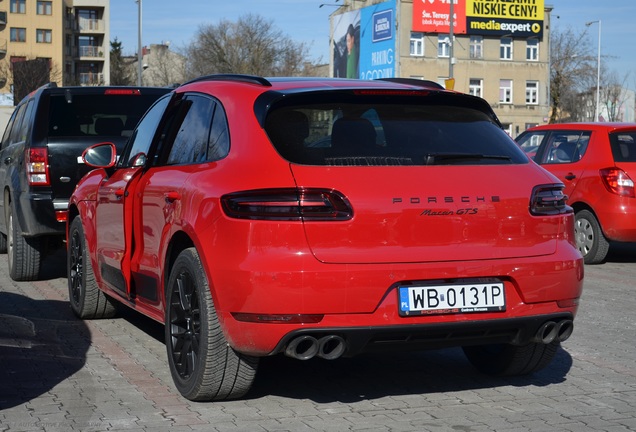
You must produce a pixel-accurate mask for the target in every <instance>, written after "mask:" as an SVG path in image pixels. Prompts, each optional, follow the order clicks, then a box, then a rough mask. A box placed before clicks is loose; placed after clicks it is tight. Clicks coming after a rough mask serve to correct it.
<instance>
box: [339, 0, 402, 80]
mask: <svg viewBox="0 0 636 432" xmlns="http://www.w3.org/2000/svg"><path fill="white" fill-rule="evenodd" d="M395 20H396V14H395V0H390V1H386V2H384V3H378V4H375V5H372V6H367V7H365V8H362V9H357V10H354V11H351V12H346V13H343V14H339V15H334V16H332V29H333V35H332V38H331V39H332V41H333V76H334V77H340V78H360V79H377V78H392V77H394V76H395V68H396V53H395V38H396V35H395Z"/></svg>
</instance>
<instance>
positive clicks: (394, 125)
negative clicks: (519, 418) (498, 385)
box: [67, 75, 583, 400]
mask: <svg viewBox="0 0 636 432" xmlns="http://www.w3.org/2000/svg"><path fill="white" fill-rule="evenodd" d="M84 161H85V162H86V163H87V164H89V165H90V166H93V167H95V168H96V169H94V170H93V171H92V172H90V173H89V174H88V175H86V176H85V177H84V178H83V180H82V181H81V182H80V184H79V185H78V187H77V189H76V191H75V193H74V194H73V196H72V199H71V203H70V206H69V223H68V233H67V237H68V275H69V295H70V301H71V305H72V308H73V311H74V312H75V313H76V314H77V315H78V316H80V317H82V318H100V317H110V316H112V315H113V314H114V313H115V304H116V303H123V304H125V305H127V306H129V307H131V308H133V309H135V310H137V311H139V312H141V313H143V314H145V315H147V316H149V317H151V318H153V319H155V320H157V321H159V322H161V323H164V324H165V328H166V348H167V355H168V362H169V366H170V369H171V372H172V376H173V378H174V382H175V385H176V387H177V388H178V390H179V391H180V392H181V394H183V396H185V397H186V398H188V399H192V400H222V399H229V398H238V397H241V396H243V395H245V394H246V393H247V391H248V390H249V388H250V386H251V384H252V381H253V379H254V376H255V374H256V369H257V365H258V359H259V357H263V356H270V355H275V354H281V353H284V354H286V355H288V356H291V357H294V358H297V359H301V360H305V359H310V358H312V357H314V356H317V357H321V358H325V359H336V358H338V357H340V356H353V355H356V354H359V353H363V352H373V351H393V350H397V349H401V348H416V349H429V348H441V347H449V346H460V347H463V350H464V352H465V353H466V355H467V358H468V359H469V360H470V362H471V363H472V364H473V365H474V366H475V367H476V368H477V369H479V370H481V371H483V372H486V373H491V374H523V373H530V372H534V371H537V370H539V369H541V368H543V367H545V366H547V365H548V364H549V363H550V361H551V360H552V358H553V356H554V354H555V352H556V350H557V349H558V347H559V345H560V343H561V342H562V341H564V340H566V339H567V338H568V337H569V336H570V334H571V333H572V330H573V320H574V317H575V314H576V311H577V307H578V301H579V297H580V296H581V290H582V286H583V260H582V257H581V255H580V253H579V251H578V250H577V248H576V246H575V242H574V238H573V232H574V231H573V222H574V219H573V213H572V209H571V208H570V207H568V206H567V205H566V199H567V197H566V196H565V195H564V194H563V184H561V183H560V182H559V181H558V180H557V179H556V178H555V177H554V176H553V175H551V174H549V173H548V172H547V171H545V170H544V169H542V168H540V167H539V166H537V165H536V164H534V163H531V162H530V161H529V159H528V157H527V156H526V155H525V154H524V153H523V151H521V150H520V149H519V148H518V146H517V145H516V144H515V143H514V142H513V140H512V139H511V138H510V137H508V136H507V135H506V134H505V133H504V132H503V130H502V129H501V125H500V123H499V121H498V119H497V118H496V116H495V114H494V113H493V111H492V110H491V108H490V106H489V105H488V103H487V102H485V101H484V100H482V99H480V98H476V97H473V96H469V95H465V94H460V93H455V92H450V91H446V90H444V89H442V88H440V87H439V86H438V85H436V84H434V83H431V82H426V81H417V80H404V79H398V80H377V81H357V80H344V79H325V78H311V79H308V78H303V79H300V78H295V79H294V78H268V79H266V78H262V77H253V76H245V75H212V76H207V77H202V78H199V79H197V80H194V81H192V82H189V83H187V84H184V85H182V86H181V87H179V88H177V89H176V90H174V91H173V92H172V93H170V94H168V95H166V96H164V97H163V98H161V99H159V100H158V101H157V102H156V103H155V105H153V106H152V107H151V108H150V109H149V110H148V112H147V113H146V114H145V116H144V117H143V118H142V120H141V121H140V123H139V124H138V125H137V128H136V129H135V131H134V132H133V134H132V136H131V137H130V139H129V142H128V145H127V147H126V149H125V150H124V152H123V153H122V154H121V155H119V157H118V156H117V155H116V154H115V148H114V146H113V145H111V144H109V143H103V144H99V145H96V146H93V147H92V148H89V149H88V150H87V151H86V153H85V154H84Z"/></svg>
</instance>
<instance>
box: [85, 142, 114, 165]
mask: <svg viewBox="0 0 636 432" xmlns="http://www.w3.org/2000/svg"><path fill="white" fill-rule="evenodd" d="M82 160H83V161H84V163H85V164H86V165H88V166H89V167H91V168H111V167H113V166H115V162H117V149H116V148H115V144H113V143H110V142H104V143H99V144H95V145H92V146H90V147H88V148H87V149H86V150H84V153H83V154H82Z"/></svg>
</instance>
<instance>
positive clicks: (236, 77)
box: [184, 74, 272, 87]
mask: <svg viewBox="0 0 636 432" xmlns="http://www.w3.org/2000/svg"><path fill="white" fill-rule="evenodd" d="M200 81H237V82H245V83H251V84H258V85H262V86H265V87H271V86H272V83H271V82H269V81H268V80H267V79H265V78H263V77H261V76H257V75H246V74H212V75H204V76H201V77H198V78H195V79H193V80H190V81H188V82H186V83H185V84H191V83H195V82H200ZM185 84H184V85H185Z"/></svg>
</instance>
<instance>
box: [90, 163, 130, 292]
mask: <svg viewBox="0 0 636 432" xmlns="http://www.w3.org/2000/svg"><path fill="white" fill-rule="evenodd" d="M140 172H141V168H140V167H127V168H121V169H118V170H116V171H115V172H114V173H113V175H111V176H110V177H108V178H106V179H104V181H102V184H101V185H100V186H99V188H98V190H97V205H96V210H95V224H96V226H97V227H98V228H97V237H96V242H97V263H98V271H99V273H100V275H101V277H102V279H103V280H104V281H106V282H107V283H108V284H109V285H110V286H111V287H112V288H113V289H116V290H117V291H119V292H120V293H121V294H122V295H124V296H125V297H127V298H129V297H130V296H129V294H130V292H129V286H130V284H129V281H130V271H129V269H128V266H127V264H126V263H127V261H128V260H127V259H126V254H127V253H129V252H130V241H129V238H130V233H131V225H130V224H131V218H130V213H131V210H132V198H133V196H132V195H131V190H132V189H134V184H135V179H136V177H138V176H139V173H140ZM127 214H128V217H127Z"/></svg>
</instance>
